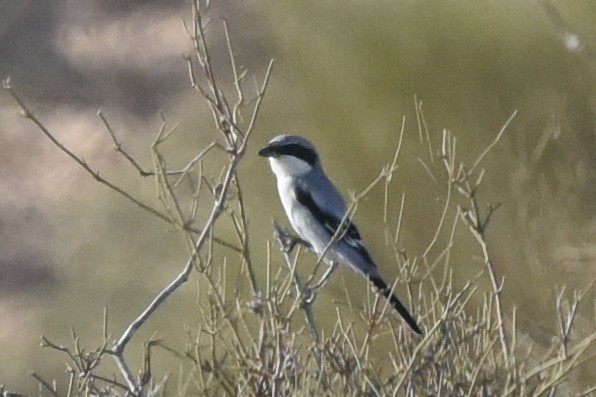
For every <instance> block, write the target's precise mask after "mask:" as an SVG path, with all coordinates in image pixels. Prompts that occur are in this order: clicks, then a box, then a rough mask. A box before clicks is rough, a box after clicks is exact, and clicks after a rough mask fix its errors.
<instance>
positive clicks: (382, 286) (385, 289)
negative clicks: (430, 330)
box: [369, 276, 422, 335]
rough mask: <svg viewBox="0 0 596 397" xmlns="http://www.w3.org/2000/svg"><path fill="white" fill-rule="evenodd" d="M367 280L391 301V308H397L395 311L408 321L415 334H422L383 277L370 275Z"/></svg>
mask: <svg viewBox="0 0 596 397" xmlns="http://www.w3.org/2000/svg"><path fill="white" fill-rule="evenodd" d="M369 280H370V281H371V282H372V283H373V285H374V286H375V287H376V288H377V289H378V290H379V292H380V293H381V294H383V296H384V297H385V298H387V299H388V300H389V303H391V306H393V308H394V309H395V310H397V312H398V313H399V314H400V316H402V318H403V319H404V320H405V321H406V323H408V325H409V326H410V328H412V329H413V330H414V332H416V333H417V334H420V335H422V330H421V329H420V327H419V326H418V324H417V323H416V320H414V317H412V315H411V314H410V312H409V311H408V309H406V307H405V306H404V305H403V304H402V303H401V302H400V301H399V299H397V296H395V295H394V294H393V293H392V292H391V288H390V287H389V286H388V285H387V283H386V282H385V281H383V279H382V278H380V277H378V276H377V277H374V276H371V277H369Z"/></svg>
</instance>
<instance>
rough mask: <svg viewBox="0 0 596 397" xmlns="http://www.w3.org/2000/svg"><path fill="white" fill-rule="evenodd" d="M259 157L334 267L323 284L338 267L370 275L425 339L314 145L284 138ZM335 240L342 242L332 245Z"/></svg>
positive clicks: (300, 226) (313, 245)
mask: <svg viewBox="0 0 596 397" xmlns="http://www.w3.org/2000/svg"><path fill="white" fill-rule="evenodd" d="M259 156H262V157H267V158H268V159H269V164H270V165H271V170H272V171H273V173H274V174H275V176H276V178H277V189H278V191H279V197H280V198H281V202H282V205H283V207H284V210H285V212H286V215H287V217H288V219H289V221H290V224H291V225H292V227H293V228H294V230H295V231H296V233H297V234H298V236H299V237H300V238H301V239H302V240H304V241H305V242H306V243H307V245H308V246H309V248H310V249H312V250H313V251H314V252H315V253H316V254H317V255H319V256H321V255H323V261H324V262H325V263H327V264H329V265H331V267H330V268H329V270H328V271H327V272H326V274H325V275H324V276H323V277H322V279H321V281H324V280H326V278H327V277H329V276H330V275H331V273H332V271H333V270H334V269H335V267H336V266H337V265H338V264H344V265H348V266H350V267H351V268H352V269H353V270H355V271H356V272H358V273H361V274H363V275H364V276H366V277H367V278H368V280H370V282H372V283H373V285H374V286H375V287H376V288H377V289H378V290H379V292H380V293H381V294H383V296H385V297H386V298H387V299H389V302H390V303H391V305H392V306H393V307H394V308H395V310H397V312H398V313H399V314H400V315H401V316H402V317H403V319H404V320H405V321H406V322H407V323H408V325H409V326H410V327H411V328H412V329H413V330H414V331H415V332H416V333H418V334H422V330H421V329H420V327H419V326H418V324H416V320H414V318H413V317H412V315H411V314H410V313H409V312H408V310H407V309H406V308H405V306H404V305H403V304H402V303H401V302H400V301H399V299H397V297H396V296H395V295H394V294H393V293H392V292H391V287H390V286H388V285H387V283H386V282H385V281H384V280H383V278H381V275H380V274H379V272H378V270H377V266H376V265H375V263H374V262H373V260H372V258H371V257H370V255H369V253H368V251H367V250H366V247H365V246H364V243H363V242H362V239H361V237H360V233H359V232H358V229H357V228H356V225H355V224H354V223H352V222H351V221H350V220H349V219H347V220H345V221H344V222H343V223H342V220H344V217H345V215H346V212H347V208H346V204H345V202H344V200H343V198H342V197H341V195H340V194H339V192H338V191H337V189H336V188H335V186H334V185H333V183H331V181H330V180H329V178H327V175H325V172H324V171H323V167H322V166H321V160H320V158H319V155H318V153H317V151H316V150H315V148H314V146H313V145H312V144H311V143H310V142H309V141H308V140H306V139H305V138H303V137H301V136H297V135H279V136H276V137H275V138H273V139H272V140H271V141H269V143H268V144H267V146H265V147H264V148H263V149H261V150H259ZM340 227H341V230H340V231H339V232H337V229H338V228H340ZM336 232H337V236H336ZM334 236H335V237H336V241H332V239H333V237H334ZM330 243H331V244H330ZM319 284H321V283H319Z"/></svg>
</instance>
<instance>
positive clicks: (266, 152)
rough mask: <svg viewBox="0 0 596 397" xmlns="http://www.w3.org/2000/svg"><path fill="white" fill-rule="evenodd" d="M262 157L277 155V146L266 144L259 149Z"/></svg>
mask: <svg viewBox="0 0 596 397" xmlns="http://www.w3.org/2000/svg"><path fill="white" fill-rule="evenodd" d="M258 155H259V156H261V157H272V156H275V148H274V147H272V146H271V145H267V146H265V147H264V148H263V149H261V150H259V153H258Z"/></svg>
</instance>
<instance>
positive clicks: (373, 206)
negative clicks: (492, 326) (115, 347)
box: [0, 0, 596, 392]
mask: <svg viewBox="0 0 596 397" xmlns="http://www.w3.org/2000/svg"><path fill="white" fill-rule="evenodd" d="M211 7H212V9H211V14H210V15H211V20H210V24H209V27H208V29H209V31H208V33H209V34H210V37H211V43H212V51H213V54H214V57H215V59H216V60H217V62H218V65H220V66H219V67H220V69H219V70H221V71H222V77H226V74H227V73H229V69H227V68H228V66H227V64H226V63H225V60H226V58H225V57H226V47H225V37H224V36H223V29H222V27H221V20H222V18H223V17H225V18H226V19H227V21H228V23H229V26H230V31H231V36H232V39H233V42H234V45H235V49H236V52H237V58H238V60H239V61H240V63H241V64H242V66H243V67H245V68H247V69H249V73H251V74H252V73H254V74H255V75H256V76H257V77H258V78H259V79H261V78H262V77H263V75H264V72H265V69H266V65H267V62H268V60H269V59H270V58H275V60H276V65H275V69H274V73H273V77H272V81H271V85H270V87H269V92H268V95H267V97H266V99H265V101H264V104H263V108H262V113H261V118H260V119H259V121H258V124H257V129H256V131H255V134H254V135H253V141H252V146H251V148H250V153H251V154H250V155H249V156H247V158H246V159H245V162H244V163H243V164H242V167H241V169H240V173H241V175H242V176H244V177H245V178H248V177H253V176H254V175H258V176H259V177H258V178H254V177H253V178H248V179H246V180H247V181H250V182H249V183H247V182H245V185H246V186H245V187H244V190H245V196H246V200H247V204H248V210H249V217H250V227H251V232H252V233H253V236H252V238H251V242H252V244H253V247H252V249H253V252H255V257H256V258H257V259H258V262H259V261H260V262H259V263H262V262H263V260H264V258H265V247H266V243H267V241H269V240H270V239H271V232H272V231H271V223H270V221H271V218H272V217H276V218H277V219H279V220H284V221H285V218H284V216H283V213H282V209H281V205H280V204H279V201H278V198H277V194H276V191H275V185H274V180H273V176H272V175H271V173H270V171H269V168H268V165H267V164H266V162H264V161H263V160H262V159H260V158H258V157H257V156H256V155H255V153H256V151H257V149H258V148H260V147H261V146H262V145H263V144H264V143H265V142H267V141H268V140H269V139H270V138H272V137H273V136H275V135H277V134H278V133H280V132H282V131H283V132H287V131H291V132H294V133H298V134H301V135H304V136H307V137H308V138H310V139H311V140H312V141H314V142H315V144H316V145H317V147H318V149H319V151H320V152H321V154H322V156H323V159H324V165H325V167H326V169H327V172H328V174H330V176H331V177H332V179H334V180H336V182H337V183H338V185H339V186H341V187H342V190H343V192H344V193H345V194H346V196H347V194H348V192H349V191H360V190H362V189H363V188H365V187H366V186H367V185H368V183H369V182H370V181H371V180H372V179H373V178H374V177H375V176H376V175H378V173H379V171H380V170H381V168H382V167H383V166H384V165H385V164H387V163H388V162H390V161H391V159H392V156H393V152H394V149H395V147H396V145H397V141H398V136H399V131H400V127H401V124H402V119H403V118H404V117H405V118H406V129H405V134H404V146H403V149H402V153H401V156H400V159H399V162H398V163H399V167H400V168H399V170H398V172H397V174H396V178H397V181H396V183H395V187H394V188H393V189H394V190H392V191H391V195H392V196H393V198H394V199H393V200H392V201H391V202H390V203H391V206H390V209H391V210H392V211H393V214H394V215H395V213H396V211H397V209H398V208H399V205H400V201H401V197H402V194H405V197H406V202H405V215H404V221H403V225H402V235H401V237H400V244H401V245H402V246H403V248H404V249H405V250H406V251H407V252H408V253H409V255H410V256H416V255H420V254H421V253H422V252H423V251H424V249H425V248H426V246H427V245H428V243H429V242H430V241H431V239H432V238H433V235H434V232H435V229H436V226H437V223H438V219H439V216H440V213H441V209H442V203H441V202H440V201H437V197H441V196H443V195H444V193H445V186H444V185H438V184H433V183H431V179H430V178H429V176H428V174H427V172H426V171H425V170H424V167H423V166H422V165H421V163H420V161H419V158H421V157H424V156H425V154H424V153H426V157H425V158H428V148H427V146H426V145H424V144H421V143H420V141H419V138H418V126H417V123H416V112H415V105H414V103H415V102H414V98H415V97H417V98H418V100H420V101H421V102H422V103H423V111H424V116H425V119H426V122H427V125H428V131H429V135H430V139H431V142H432V144H433V145H434V147H433V149H434V152H435V153H434V154H436V152H438V148H439V147H440V142H441V136H442V131H443V129H448V130H449V131H451V133H452V134H453V135H454V136H456V137H457V140H458V156H459V158H460V159H461V160H462V161H466V162H468V163H469V164H471V163H473V162H474V161H475V160H476V158H477V157H478V155H479V154H480V153H481V151H482V150H483V148H485V147H486V146H487V145H488V144H489V143H490V142H491V141H492V140H493V139H494V137H495V136H496V135H497V133H498V132H499V130H500V129H501V127H502V125H503V124H504V123H505V121H506V120H507V119H508V118H509V116H510V115H511V114H512V113H513V112H514V111H515V110H517V111H518V114H517V116H516V117H515V119H514V120H513V122H512V123H511V125H510V127H509V128H508V130H507V132H506V133H505V135H504V137H503V139H502V140H501V142H500V143H499V144H498V145H497V146H496V147H495V148H494V149H493V150H492V152H491V153H490V154H489V155H488V156H487V158H486V161H485V163H484V166H485V168H486V169H487V171H488V172H487V175H486V177H485V182H484V185H483V189H482V191H481V194H480V198H481V200H484V201H486V202H491V203H493V204H496V203H500V204H501V208H500V209H499V210H498V211H497V213H496V214H495V216H494V218H493V221H492V223H491V225H490V228H489V231H488V238H489V240H488V242H489V249H490V250H491V253H492V255H493V258H494V260H495V266H496V270H497V272H498V274H500V275H503V276H505V280H506V284H505V292H504V299H505V308H506V310H507V311H508V312H511V310H512V308H513V306H514V305H515V307H516V308H517V317H518V318H517V320H518V327H519V329H520V332H521V333H522V334H523V335H524V336H526V337H528V338H531V339H532V340H534V341H537V342H538V343H540V344H541V345H543V346H544V347H545V349H547V348H548V347H549V342H550V340H551V338H552V337H553V336H554V335H556V332H557V322H556V313H555V309H554V299H555V296H556V293H557V292H558V291H559V289H560V288H561V287H562V286H563V285H566V286H567V288H568V290H572V289H574V288H585V287H586V286H587V285H588V284H589V282H590V281H591V280H592V279H593V278H594V275H596V172H595V171H596V58H595V57H596V55H595V53H594V51H596V23H595V21H596V3H594V1H593V0H552V1H551V0H544V1H538V0H536V1H519V0H502V1H499V2H489V1H478V2H464V1H456V2H444V1H438V0H419V1H410V0H402V1H375V2H372V1H367V2H345V1H324V2H321V1H302V2H278V1H261V2H256V1H248V2H233V1H227V0H225V1H213V4H212V6H211ZM188 14H189V9H188V5H187V3H186V2H184V1H174V0H172V1H132V0H130V1H111V2H107V1H100V0H96V1H94V0H86V1H75V0H54V1H51V2H40V1H33V0H21V1H19V2H14V1H6V0H5V1H0V78H3V79H4V78H6V77H8V76H10V78H11V82H12V84H13V86H14V87H15V90H16V91H17V92H19V93H20V94H21V96H22V97H23V98H24V99H25V100H26V103H27V104H29V105H30V107H31V109H32V110H33V111H34V112H35V114H36V115H37V116H38V117H40V118H41V120H42V121H43V122H44V123H45V124H46V125H47V126H48V127H50V128H51V129H52V131H54V132H55V133H56V135H57V136H58V137H60V139H61V140H62V141H63V142H64V143H65V144H66V145H68V146H69V147H70V148H72V149H73V151H75V152H76V153H78V154H80V155H81V156H82V157H83V158H84V159H85V160H86V161H88V162H89V163H90V164H91V165H92V167H94V168H95V169H97V170H100V171H101V173H102V175H104V176H106V177H108V178H110V179H113V180H115V181H116V182H117V184H118V185H120V186H126V187H127V189H128V190H130V191H131V192H132V193H133V194H134V195H137V196H139V197H143V198H146V199H148V200H151V198H152V197H154V193H155V187H154V183H153V182H152V181H151V180H149V179H147V180H143V179H142V178H140V177H139V176H138V174H136V173H135V171H134V170H133V169H131V168H130V167H129V166H128V164H127V163H125V162H124V161H123V160H122V158H121V157H120V156H118V155H117V154H116V153H115V152H114V151H113V148H112V143H111V141H110V138H109V136H108V135H107V133H106V132H105V129H104V127H103V125H102V123H101V122H100V120H99V119H98V117H97V115H96V113H97V110H98V109H101V110H102V111H103V113H104V114H105V116H106V117H107V118H108V120H109V121H110V123H111V124H112V127H113V128H114V130H115V131H116V133H117V134H118V135H119V137H120V138H121V140H122V142H123V144H124V145H125V147H126V148H127V149H128V150H129V151H130V152H131V153H132V154H133V155H135V156H137V158H139V161H140V162H141V163H142V164H143V165H144V166H145V167H146V168H150V167H151V157H150V145H151V142H152V140H153V138H154V136H155V133H156V132H157V130H158V129H159V126H160V123H161V119H160V116H159V112H160V111H163V113H164V115H165V117H166V119H167V120H168V122H170V123H171V124H172V125H173V124H175V123H180V127H179V129H180V130H181V133H180V135H181V136H182V137H184V139H180V140H179V142H180V146H179V147H172V148H171V150H172V153H174V157H172V158H171V160H172V162H173V163H175V162H176V161H178V160H179V161H180V163H179V164H178V165H182V164H184V163H185V162H186V161H187V159H189V158H191V157H192V155H193V154H194V153H196V152H198V151H199V150H200V148H201V147H202V145H204V144H205V143H206V142H208V141H210V140H211V136H209V137H207V134H206V133H205V131H206V130H207V129H212V121H211V119H210V115H209V113H208V110H207V109H205V108H204V106H203V104H202V102H201V100H200V99H199V98H197V96H196V95H195V93H194V92H193V91H192V90H191V89H190V87H189V82H188V77H187V69H186V64H185V62H184V60H183V57H182V54H185V53H189V52H190V51H191V44H190V42H189V40H188V37H187V35H186V33H185V31H184V27H183V23H182V21H183V20H184V19H188ZM0 156H1V162H0V384H5V385H6V386H7V388H9V389H12V390H17V391H20V392H33V391H35V390H36V384H35V382H34V381H33V379H32V378H31V377H30V376H29V375H28V372H29V371H36V372H38V373H40V374H42V375H44V376H46V377H48V378H52V377H62V375H61V374H62V373H63V372H62V371H63V370H64V358H63V357H61V356H59V355H58V354H57V353H55V352H50V351H46V350H43V349H41V348H40V347H39V336H40V335H41V334H44V335H46V336H48V337H49V338H50V339H51V340H53V341H56V342H58V343H63V344H67V343H68V342H69V338H70V333H71V328H72V329H74V330H75V332H76V333H77V334H78V335H80V336H81V338H82V341H83V342H84V343H86V344H88V345H90V346H92V345H94V344H97V343H100V342H101V335H102V325H101V324H102V313H103V308H104V307H108V309H109V313H110V323H109V325H110V331H111V332H112V333H113V334H119V333H120V332H122V329H123V327H124V326H125V325H127V324H128V323H129V322H130V320H131V319H132V318H134V317H135V316H136V315H138V313H139V312H140V311H141V310H142V309H143V308H144V306H145V305H146V304H147V303H148V301H149V300H150V299H151V298H152V297H153V296H154V295H155V293H156V291H158V290H160V289H161V288H163V286H164V285H165V284H166V283H167V282H169V281H170V280H171V279H172V278H173V277H174V276H175V275H176V274H177V272H178V271H179V270H180V267H181V266H182V264H183V263H184V261H185V259H186V249H185V246H184V242H183V241H182V240H181V239H180V238H179V237H178V236H177V235H176V234H175V233H173V232H171V231H169V230H168V228H167V226H165V224H163V223H162V222H161V221H159V220H156V219H154V218H153V217H151V216H150V215H148V214H146V213H144V212H142V211H141V210H139V209H138V208H136V207H134V206H133V205H132V204H130V203H128V202H126V201H124V200H123V199H122V198H120V197H118V196H116V195H115V194H114V193H113V192H111V191H108V190H107V189H106V188H104V187H103V186H100V185H99V184H97V183H96V182H94V181H93V180H92V179H91V178H89V177H88V175H85V174H84V173H83V171H82V170H81V169H80V168H78V167H77V166H76V165H75V164H74V163H73V162H72V161H70V160H69V159H68V158H67V157H66V156H65V155H64V154H62V153H60V152H59V151H58V150H56V148H55V147H53V146H51V145H50V143H49V142H48V141H47V140H46V139H45V138H44V137H43V136H42V135H41V134H40V132H39V131H38V130H36V129H35V128H34V127H33V126H32V124H31V123H30V122H28V121H27V120H25V119H23V118H22V117H21V116H20V115H19V114H18V111H17V109H16V106H15V104H14V102H13V101H12V100H11V99H10V98H9V96H8V95H6V94H5V93H3V94H2V95H0ZM175 165H176V164H173V165H172V167H175ZM261 176H263V177H262V178H261ZM153 200H155V199H154V198H153ZM382 206H383V191H382V189H375V190H373V192H372V193H371V195H370V196H368V198H367V200H365V201H364V202H363V203H362V204H361V205H360V206H359V209H358V214H357V216H356V219H357V221H358V224H359V227H360V229H361V232H362V234H363V236H364V238H365V239H366V240H367V242H368V245H369V248H370V250H371V252H372V253H373V256H374V257H375V258H377V261H378V262H379V266H380V268H381V271H382V272H383V274H386V275H387V277H388V278H391V277H395V276H396V275H397V269H396V268H395V264H394V261H393V260H392V259H391V256H392V254H391V252H390V251H389V250H388V249H387V246H386V243H385V240H384V238H381V236H378V230H379V227H378V225H379V222H381V221H382ZM392 219H395V216H394V217H393V218H392ZM170 232H171V233H170ZM376 236H378V237H377V238H375V237H376ZM470 247H471V248H469V251H473V248H475V247H474V246H473V244H470ZM459 255H461V258H468V259H467V260H466V261H463V260H462V261H461V265H460V262H458V261H457V260H455V261H454V263H455V264H456V268H455V270H456V277H458V279H459V280H461V281H462V282H463V281H465V280H467V279H468V278H469V277H470V276H471V275H474V274H476V273H477V272H478V271H479V270H480V269H481V265H482V264H481V262H480V261H470V260H469V257H470V252H467V251H466V250H464V252H461V253H460V254H459ZM455 258H456V259H457V258H459V256H457V255H456V256H455ZM338 274H340V275H339V276H336V277H335V278H334V280H332V282H331V283H330V284H329V286H328V288H326V290H325V291H324V292H323V294H327V295H329V296H330V297H333V298H334V299H336V300H338V301H342V300H343V301H345V295H344V289H343V285H342V282H346V283H359V281H358V278H357V277H356V276H355V275H353V274H351V273H350V272H349V271H340V272H339V273H338ZM342 280H345V281H342ZM358 285H359V287H362V284H358ZM195 289H196V288H195V287H194V286H193V285H192V283H190V285H189V286H186V287H184V288H183V291H182V292H181V293H179V294H176V295H175V297H174V298H173V299H172V300H171V301H169V302H168V303H167V305H166V307H167V308H168V309H169V310H162V311H161V313H160V314H159V315H158V316H156V318H155V319H153V320H152V321H151V322H149V323H148V325H147V326H146V327H145V329H143V330H142V332H141V334H140V335H139V336H138V337H139V340H141V338H143V337H147V336H149V335H152V334H153V333H155V332H157V333H158V334H159V335H161V336H165V337H166V338H167V339H168V340H171V341H172V344H173V345H175V344H176V343H182V342H181V341H184V338H185V336H186V334H185V331H184V329H185V327H186V326H189V324H193V322H194V323H196V321H198V319H195V318H194V317H193V314H194V312H195V309H196V306H194V303H193V297H195V296H196V294H195ZM593 299H594V295H593V294H591V295H589V297H588V302H593ZM325 302H326V301H325V298H320V300H319V301H317V303H319V307H318V310H319V311H321V312H322V313H326V312H329V313H334V310H333V307H326V306H325ZM327 302H330V300H329V299H328V300H327ZM328 306H332V305H328ZM579 321H580V323H579V324H580V327H579V328H578V337H579V336H581V335H583V334H585V333H587V332H590V331H593V329H594V305H593V304H589V303H588V304H587V305H586V307H584V308H583V309H582V310H580V319H579ZM582 332H583V333H582ZM135 354H137V355H138V352H135V351H134V350H133V351H131V355H132V356H133V357H134V355H135Z"/></svg>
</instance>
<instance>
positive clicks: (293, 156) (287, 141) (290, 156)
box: [259, 134, 320, 178]
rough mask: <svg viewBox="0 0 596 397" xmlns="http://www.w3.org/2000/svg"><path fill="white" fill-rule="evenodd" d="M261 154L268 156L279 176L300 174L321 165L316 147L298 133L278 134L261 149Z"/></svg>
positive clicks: (272, 168) (274, 171) (273, 169)
mask: <svg viewBox="0 0 596 397" xmlns="http://www.w3.org/2000/svg"><path fill="white" fill-rule="evenodd" d="M259 156H261V157H267V158H268V159H269V164H271V170H272V171H273V173H274V174H275V175H276V176H277V177H278V178H280V177H288V176H300V175H304V174H307V173H309V172H311V171H312V170H313V169H314V168H318V167H320V163H319V155H318V153H317V151H316V150H315V147H314V146H313V145H312V144H311V143H310V142H309V141H308V140H306V139H305V138H303V137H301V136H298V135H287V134H284V135H278V136H276V137H275V138H273V139H272V140H270V141H269V143H268V144H267V146H265V147H264V148H262V149H261V150H259Z"/></svg>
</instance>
